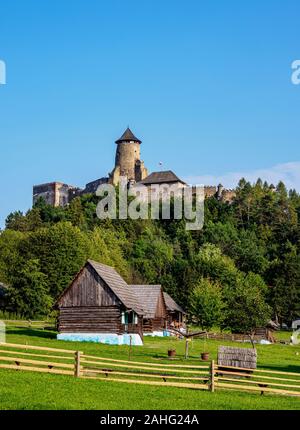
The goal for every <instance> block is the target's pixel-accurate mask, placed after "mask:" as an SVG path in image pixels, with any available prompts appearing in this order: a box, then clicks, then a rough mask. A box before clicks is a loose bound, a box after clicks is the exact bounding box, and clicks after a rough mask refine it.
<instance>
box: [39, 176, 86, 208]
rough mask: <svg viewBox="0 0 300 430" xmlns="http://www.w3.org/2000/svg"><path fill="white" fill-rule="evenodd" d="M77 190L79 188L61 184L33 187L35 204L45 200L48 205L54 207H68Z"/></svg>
mask: <svg viewBox="0 0 300 430" xmlns="http://www.w3.org/2000/svg"><path fill="white" fill-rule="evenodd" d="M77 190H78V188H75V187H73V186H71V185H67V184H63V183H61V182H50V183H48V184H41V185H35V186H34V187H33V204H35V203H36V202H37V200H38V199H39V198H43V199H44V200H45V202H46V203H47V204H48V205H51V206H54V207H58V206H66V205H67V204H68V203H69V201H70V196H71V195H72V194H73V192H76V191H77Z"/></svg>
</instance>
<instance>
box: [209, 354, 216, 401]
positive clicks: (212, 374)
mask: <svg viewBox="0 0 300 430" xmlns="http://www.w3.org/2000/svg"><path fill="white" fill-rule="evenodd" d="M209 389H210V391H211V392H212V393H213V392H214V391H215V361H214V360H212V362H211V365H210V385H209Z"/></svg>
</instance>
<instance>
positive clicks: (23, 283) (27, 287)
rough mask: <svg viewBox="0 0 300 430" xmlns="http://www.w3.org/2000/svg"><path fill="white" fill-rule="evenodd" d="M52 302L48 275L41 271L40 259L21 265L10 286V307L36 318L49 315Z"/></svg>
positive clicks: (26, 315)
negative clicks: (47, 279) (47, 280)
mask: <svg viewBox="0 0 300 430" xmlns="http://www.w3.org/2000/svg"><path fill="white" fill-rule="evenodd" d="M52 304H53V300H52V299H51V297H50V295H49V291H48V287H47V282H46V275H44V274H43V273H42V272H41V271H40V265H39V261H38V260H29V261H27V262H26V263H25V264H24V265H23V266H19V267H18V268H17V269H16V271H15V275H14V278H13V279H12V280H11V284H10V287H9V288H8V293H7V307H8V309H11V310H13V311H14V312H17V313H18V314H20V315H22V316H24V317H26V318H36V317H44V316H47V315H48V314H49V312H50V310H51V307H52Z"/></svg>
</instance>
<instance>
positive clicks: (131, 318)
mask: <svg viewBox="0 0 300 430" xmlns="http://www.w3.org/2000/svg"><path fill="white" fill-rule="evenodd" d="M121 323H122V324H124V325H128V324H137V323H138V316H137V314H136V313H134V312H132V311H125V312H122V315H121Z"/></svg>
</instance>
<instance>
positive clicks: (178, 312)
mask: <svg viewBox="0 0 300 430" xmlns="http://www.w3.org/2000/svg"><path fill="white" fill-rule="evenodd" d="M164 299H165V303H166V308H167V320H168V326H176V327H178V326H179V327H180V326H182V325H184V323H185V316H186V312H185V311H184V310H183V308H182V307H181V306H179V305H178V304H177V303H176V302H175V300H174V299H173V298H172V297H171V296H170V295H169V294H168V293H166V292H164Z"/></svg>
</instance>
